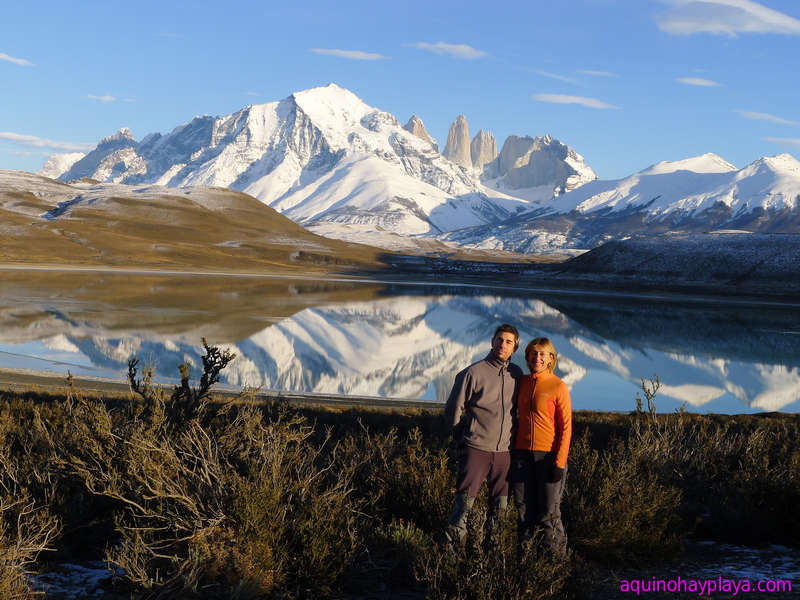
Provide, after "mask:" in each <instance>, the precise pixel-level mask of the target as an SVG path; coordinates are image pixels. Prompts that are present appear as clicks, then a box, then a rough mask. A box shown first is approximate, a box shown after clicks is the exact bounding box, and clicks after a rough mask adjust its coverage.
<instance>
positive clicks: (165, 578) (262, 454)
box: [54, 346, 369, 598]
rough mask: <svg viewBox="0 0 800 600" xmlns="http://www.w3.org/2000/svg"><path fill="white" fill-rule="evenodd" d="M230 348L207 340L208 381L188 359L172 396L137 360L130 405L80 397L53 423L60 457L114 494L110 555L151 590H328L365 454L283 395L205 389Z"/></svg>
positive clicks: (348, 550) (348, 547)
mask: <svg viewBox="0 0 800 600" xmlns="http://www.w3.org/2000/svg"><path fill="white" fill-rule="evenodd" d="M231 358H232V355H229V354H227V353H222V352H219V351H218V350H217V349H216V348H212V347H208V346H206V357H205V358H204V361H203V363H204V373H203V376H202V378H201V381H200V386H199V387H198V388H197V389H192V388H191V387H190V386H189V381H188V372H187V371H185V370H184V369H182V370H181V373H182V382H181V385H179V386H177V387H176V388H175V390H174V391H173V394H172V396H171V397H170V398H168V399H165V398H164V397H163V395H162V394H160V393H158V391H157V390H155V389H154V387H153V386H152V383H151V381H150V374H149V373H147V372H145V374H144V376H143V378H142V379H139V378H138V377H137V370H136V365H137V363H136V362H135V361H131V363H130V366H129V367H130V371H129V372H130V374H131V388H132V389H133V390H134V391H135V392H136V393H137V394H138V395H139V396H140V398H141V400H140V401H136V400H131V405H129V406H128V407H126V408H124V409H123V410H122V411H113V410H111V409H109V408H108V407H107V406H105V405H104V404H103V403H101V402H93V401H87V400H85V399H79V400H78V401H76V403H75V404H74V406H73V407H71V409H70V410H71V417H72V418H71V421H70V424H69V427H68V428H67V429H65V430H62V431H60V432H58V435H56V436H54V437H56V438H57V439H58V440H59V450H60V454H61V455H62V456H63V457H64V458H63V459H62V465H63V466H64V468H66V469H69V470H70V472H71V473H72V474H73V475H74V476H77V477H78V478H79V479H80V480H81V481H82V482H83V483H84V485H85V486H86V489H88V490H89V491H90V492H91V493H92V494H95V495H98V496H102V497H106V498H109V499H112V500H114V501H115V502H116V503H117V505H118V507H119V508H118V511H117V516H116V529H117V533H118V535H119V543H117V544H116V545H114V546H113V547H111V548H110V550H109V552H108V559H109V560H110V561H112V562H113V563H114V564H116V565H118V566H119V567H120V568H121V569H122V570H123V571H124V573H125V578H126V579H127V580H128V581H129V582H130V583H132V584H134V585H135V586H136V587H138V588H141V589H145V590H151V594H152V597H153V598H170V597H176V596H178V595H180V594H184V593H186V592H196V593H200V591H201V590H202V594H203V595H205V596H213V595H215V594H217V595H219V596H224V597H227V596H228V595H230V594H231V593H232V590H234V589H235V590H237V591H236V594H237V595H238V597H240V598H247V597H263V596H264V595H269V594H271V593H275V592H276V590H288V591H291V593H292V595H294V596H296V597H304V596H306V597H310V596H314V595H319V594H323V595H324V594H327V593H329V592H330V590H331V589H332V586H333V585H334V584H335V583H336V582H337V581H338V580H339V578H340V577H341V574H342V573H343V572H344V569H345V568H346V567H347V566H348V564H349V563H350V560H351V558H352V557H353V556H354V554H355V552H356V551H357V549H358V547H359V544H360V538H359V527H358V525H357V522H358V519H359V518H360V516H359V515H360V511H359V510H358V506H359V503H358V502H356V501H355V500H353V499H351V493H352V478H353V476H354V474H355V473H356V472H357V470H358V465H359V464H360V463H361V462H363V461H364V460H365V458H364V456H369V454H368V453H364V452H362V450H363V447H359V448H357V447H356V446H352V451H350V452H344V450H343V449H344V446H343V445H340V443H339V442H333V441H331V439H330V435H329V434H328V435H326V436H324V437H323V438H322V440H321V441H319V442H315V443H312V441H311V438H312V434H313V433H314V429H313V427H312V426H311V425H309V424H308V423H307V422H306V421H305V419H304V418H303V417H301V416H299V415H297V414H296V413H293V412H292V411H291V410H289V409H288V408H286V407H275V408H274V409H271V410H266V411H265V410H262V409H258V408H254V407H252V406H244V405H232V404H221V403H210V402H207V398H208V394H209V391H210V389H211V387H212V386H213V384H214V383H216V381H217V379H218V375H219V371H220V370H221V369H222V368H224V366H225V365H226V364H227V363H228V362H229V361H230V359H231ZM320 574H323V575H320Z"/></svg>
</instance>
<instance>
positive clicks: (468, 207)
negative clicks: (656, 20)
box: [43, 84, 594, 247]
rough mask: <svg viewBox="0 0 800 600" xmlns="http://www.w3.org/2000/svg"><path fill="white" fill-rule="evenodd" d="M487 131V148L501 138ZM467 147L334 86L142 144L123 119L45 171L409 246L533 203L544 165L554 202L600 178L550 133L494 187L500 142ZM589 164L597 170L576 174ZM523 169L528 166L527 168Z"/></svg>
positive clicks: (511, 162)
mask: <svg viewBox="0 0 800 600" xmlns="http://www.w3.org/2000/svg"><path fill="white" fill-rule="evenodd" d="M462 118H463V117H462ZM464 128H465V131H466V121H465V120H464ZM481 133H482V132H481ZM465 135H466V134H465ZM484 137H486V140H485V141H486V144H484V145H487V144H489V142H492V143H493V142H494V138H493V137H491V139H489V138H490V135H489V134H485V135H484ZM515 139H516V138H515ZM519 139H520V140H531V141H533V138H519ZM463 145H464V152H466V155H467V157H468V159H469V160H467V161H466V162H465V165H464V166H462V165H459V164H456V163H455V162H453V161H451V160H448V159H447V158H445V157H444V156H442V155H441V154H439V148H438V146H437V144H436V142H435V140H433V139H432V138H431V137H430V136H429V135H428V134H427V132H426V131H425V127H424V124H423V123H422V121H421V119H419V118H418V117H416V116H414V117H412V119H411V120H410V121H409V123H407V124H406V125H405V126H401V124H400V123H399V122H398V120H397V118H396V117H395V116H394V115H392V114H389V113H387V112H384V111H381V110H379V109H376V108H374V107H371V106H369V105H367V104H366V103H364V102H363V101H362V100H361V99H359V98H358V97H357V96H356V95H355V94H353V93H352V92H350V91H348V90H346V89H343V88H340V87H338V86H336V85H335V84H330V85H328V86H325V87H319V88H313V89H309V90H305V91H302V92H297V93H294V94H292V95H291V96H289V97H288V98H285V99H284V100H281V101H279V102H271V103H267V104H260V105H253V106H248V107H245V108H243V109H242V110H240V111H237V112H235V113H232V114H230V115H226V116H223V117H210V116H202V117H196V118H194V119H193V120H192V121H190V122H188V123H184V124H182V125H180V126H178V127H176V128H175V129H174V130H173V131H171V132H170V133H168V134H166V135H161V134H158V133H155V134H150V135H147V136H145V137H144V138H143V139H142V140H141V141H137V140H136V139H134V137H133V135H132V134H131V132H130V130H128V129H127V128H122V129H120V130H119V131H118V132H117V133H116V134H114V135H112V136H109V137H107V138H105V139H103V140H101V141H100V143H99V144H98V145H97V147H96V148H95V149H94V150H92V151H91V152H89V153H88V154H86V155H85V156H83V157H79V158H80V159H79V160H73V159H74V158H75V157H72V158H71V162H72V164H69V163H70V161H67V160H66V159H58V160H57V159H56V158H55V157H54V159H53V161H51V164H49V165H48V167H47V169H46V172H47V174H48V175H50V176H52V175H53V174H54V173H56V172H57V171H58V165H61V166H62V167H64V168H66V170H65V171H64V172H63V173H60V176H59V177H58V178H59V179H60V180H61V181H64V182H68V181H74V180H77V179H83V178H88V179H94V180H98V181H101V182H113V183H126V184H143V183H149V184H157V185H164V186H172V187H176V186H196V185H202V186H218V187H228V188H231V189H234V190H240V191H244V192H246V193H248V194H250V195H252V196H255V197H256V198H258V199H259V200H261V201H262V202H264V203H266V204H267V205H269V206H271V207H273V208H275V209H276V210H278V211H279V212H281V213H283V214H284V215H286V216H287V217H289V218H291V219H292V220H294V221H295V222H297V223H299V224H301V225H303V226H305V227H307V228H309V229H311V230H312V231H315V230H319V232H320V233H322V234H323V235H326V236H328V237H339V238H342V239H348V240H350V241H360V240H361V238H362V236H364V235H369V237H370V243H373V244H376V243H377V244H381V243H382V242H383V244H384V246H386V247H395V246H397V245H398V244H397V241H396V240H397V234H399V235H402V236H415V235H428V236H432V235H437V234H440V233H443V232H448V231H453V230H456V229H461V228H464V227H471V226H475V225H488V224H493V223H496V222H498V221H502V220H505V219H508V218H511V217H513V216H514V215H517V214H520V213H522V212H525V211H527V210H529V209H530V208H531V204H530V201H529V200H530V194H528V195H526V194H525V191H526V190H522V193H520V194H516V193H514V190H515V189H516V188H518V187H520V186H516V185H515V182H517V180H519V181H522V180H523V179H524V180H525V181H528V180H530V179H531V176H532V175H531V173H533V172H534V171H535V173H534V175H535V179H536V185H538V186H540V187H541V189H542V190H544V192H543V194H540V195H544V196H546V199H549V198H551V197H552V195H553V191H554V190H556V193H557V192H558V190H563V189H564V186H565V184H566V186H567V189H572V187H574V186H575V185H579V184H580V183H583V182H584V181H588V180H590V179H593V178H594V173H593V172H592V171H591V169H588V167H586V166H585V165H583V161H582V159H581V158H580V156H579V155H578V154H577V153H575V152H574V151H573V150H571V149H569V148H568V147H567V146H565V145H563V144H560V143H559V142H557V140H553V139H552V138H550V137H549V136H546V137H545V138H536V144H535V145H536V147H535V148H533V149H531V148H530V147H529V146H530V144H528V145H527V146H526V147H525V148H524V149H523V150H524V151H521V152H517V153H516V154H514V156H511V154H509V152H508V151H507V152H506V154H505V155H504V157H505V158H506V160H505V161H504V162H503V164H502V167H503V170H502V172H501V165H500V162H499V158H498V160H495V161H494V162H493V163H492V164H493V165H494V163H497V164H496V165H494V166H493V167H492V173H495V176H493V178H492V179H494V180H497V181H492V183H491V184H490V185H484V183H483V182H482V181H481V177H482V172H483V162H485V161H487V160H490V159H491V158H493V157H494V155H495V154H496V147H495V149H494V153H492V152H490V150H491V149H481V150H480V152H478V153H479V154H481V157H477V158H479V160H478V162H479V163H480V167H477V168H475V167H473V165H472V164H471V163H472V159H471V158H470V156H469V155H470V142H469V138H468V137H467V138H466V141H465V142H464V144H463ZM522 145H523V146H524V145H525V144H522ZM513 146H514V148H515V149H519V148H517V147H518V146H520V144H514V145H513ZM487 148H488V146H487ZM533 150H535V151H536V152H533ZM445 154H447V153H446V152H445ZM532 156H535V157H536V160H532V159H531V157H532ZM59 161H60V162H59ZM534 163H535V165H534ZM545 163H547V164H545ZM576 165H577V171H576ZM487 167H488V165H487ZM587 169H588V172H590V173H591V176H590V177H583V178H581V177H577V178H576V177H574V175H575V173H576V172H580V173H584V172H587V171H586V170H587ZM522 171H525V172H526V173H528V175H527V176H526V177H520V176H519V173H521V172H522ZM43 172H44V171H43ZM515 174H516V177H515ZM570 177H571V179H570V180H569V182H567V179H568V178H570ZM498 178H499V179H498ZM509 182H510V183H509ZM537 198H538V196H537ZM382 238H386V239H385V240H384V239H382ZM401 245H402V244H401Z"/></svg>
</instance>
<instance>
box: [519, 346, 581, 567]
mask: <svg viewBox="0 0 800 600" xmlns="http://www.w3.org/2000/svg"><path fill="white" fill-rule="evenodd" d="M557 361H558V353H557V352H556V349H555V347H553V344H552V342H551V341H550V340H549V339H547V338H536V339H535V340H533V341H532V342H530V343H529V344H528V345H527V347H526V348H525V362H527V363H528V368H529V369H530V371H531V374H530V375H526V376H525V377H522V378H521V380H520V385H519V392H518V394H517V414H518V418H519V419H518V426H517V433H516V437H515V440H514V446H513V449H512V451H511V481H512V489H513V493H514V501H515V503H516V505H517V510H518V511H519V520H518V522H517V535H518V541H519V543H520V545H522V543H524V542H525V541H527V540H529V539H530V538H531V536H532V535H533V529H534V527H537V526H538V527H541V529H542V531H543V533H544V541H545V543H546V544H547V546H548V548H549V549H550V551H551V552H553V553H554V554H555V555H557V556H561V557H563V556H564V555H565V554H566V551H567V534H566V533H565V531H564V525H563V523H562V522H561V496H562V494H563V493H564V482H565V479H566V478H565V475H566V470H567V455H568V454H569V443H570V440H571V439H572V404H571V402H570V398H569V390H568V389H567V384H565V383H564V382H563V381H562V380H561V379H559V378H558V377H557V376H556V375H555V374H554V373H553V371H554V370H555V368H556V362H557Z"/></svg>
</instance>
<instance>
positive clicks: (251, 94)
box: [245, 92, 261, 96]
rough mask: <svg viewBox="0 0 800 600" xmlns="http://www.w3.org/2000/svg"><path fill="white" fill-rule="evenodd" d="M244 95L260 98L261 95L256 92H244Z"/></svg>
mask: <svg viewBox="0 0 800 600" xmlns="http://www.w3.org/2000/svg"><path fill="white" fill-rule="evenodd" d="M245 95H246V96H260V95H261V94H259V93H258V92H245Z"/></svg>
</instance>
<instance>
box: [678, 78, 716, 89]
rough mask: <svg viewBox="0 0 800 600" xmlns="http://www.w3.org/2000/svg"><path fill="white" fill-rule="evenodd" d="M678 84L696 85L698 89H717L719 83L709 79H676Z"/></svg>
mask: <svg viewBox="0 0 800 600" xmlns="http://www.w3.org/2000/svg"><path fill="white" fill-rule="evenodd" d="M676 81H677V82H679V83H684V84H686V85H696V86H700V87H719V86H720V85H722V84H720V83H717V82H716V81H711V80H710V79H702V78H700V77H678V79H676Z"/></svg>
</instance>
